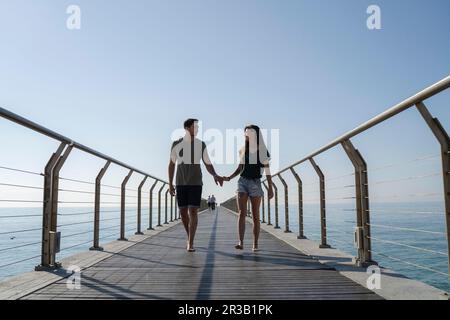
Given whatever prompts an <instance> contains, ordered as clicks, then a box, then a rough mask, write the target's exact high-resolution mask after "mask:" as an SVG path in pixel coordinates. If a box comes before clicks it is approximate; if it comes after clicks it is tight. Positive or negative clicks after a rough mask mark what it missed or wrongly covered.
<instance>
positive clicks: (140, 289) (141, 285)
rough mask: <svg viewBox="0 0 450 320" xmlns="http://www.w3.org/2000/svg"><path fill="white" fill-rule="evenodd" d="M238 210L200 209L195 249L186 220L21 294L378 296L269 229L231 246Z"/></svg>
mask: <svg viewBox="0 0 450 320" xmlns="http://www.w3.org/2000/svg"><path fill="white" fill-rule="evenodd" d="M236 221H237V217H236V216H235V215H233V214H232V213H230V212H229V211H228V210H226V209H219V210H218V211H217V213H209V212H207V211H206V212H204V213H202V214H200V216H199V227H198V231H197V236H196V248H197V251H196V252H195V253H189V252H187V251H186V250H185V244H186V232H185V230H184V228H183V225H182V224H181V223H176V224H175V225H173V227H171V228H168V229H166V230H164V231H163V232H160V233H159V234H157V235H155V236H152V237H148V238H146V239H145V240H143V241H141V242H137V243H135V244H133V245H132V246H130V247H128V248H127V249H125V250H123V251H121V252H118V253H115V254H113V255H111V256H110V257H108V258H106V259H104V260H102V261H100V262H98V263H96V264H94V265H92V266H91V267H88V268H86V269H85V270H82V273H81V288H80V289H78V290H77V289H72V290H69V289H68V287H67V279H66V278H62V279H60V280H58V281H56V282H54V283H52V284H50V285H48V286H46V287H44V288H42V289H40V290H37V291H35V292H33V293H31V294H29V295H27V296H25V297H23V299H177V300H187V299H189V300H191V299H205V300H206V299H207V300H213V299H239V300H244V299H270V300H287V299H364V300H366V299H380V297H379V296H378V295H376V294H375V293H374V292H372V291H370V290H368V289H366V288H364V287H363V286H361V285H359V284H357V283H356V282H353V281H352V280H350V279H348V278H346V277H344V276H343V275H341V274H339V272H337V271H336V270H334V269H333V268H331V267H328V266H326V265H324V264H321V263H320V262H318V261H317V260H315V259H313V258H311V257H309V256H307V255H305V254H303V253H302V252H300V251H298V250H297V249H295V248H293V247H292V246H290V245H289V244H287V243H285V242H283V241H281V240H280V239H277V238H276V237H274V236H273V235H271V234H269V233H268V232H266V231H263V230H262V232H261V239H260V247H261V250H260V251H259V252H256V253H253V252H252V251H251V228H252V225H251V224H250V223H248V222H247V232H246V240H247V246H246V248H245V250H244V251H237V250H236V249H235V248H234V244H235V242H236Z"/></svg>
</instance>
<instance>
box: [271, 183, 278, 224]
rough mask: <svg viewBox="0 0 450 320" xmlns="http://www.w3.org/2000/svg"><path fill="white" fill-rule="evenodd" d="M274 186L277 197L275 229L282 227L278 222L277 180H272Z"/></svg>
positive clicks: (276, 199)
mask: <svg viewBox="0 0 450 320" xmlns="http://www.w3.org/2000/svg"><path fill="white" fill-rule="evenodd" d="M272 187H273V191H274V198H275V227H274V228H275V229H280V226H279V224H278V188H277V185H276V184H275V182H274V181H273V180H272Z"/></svg>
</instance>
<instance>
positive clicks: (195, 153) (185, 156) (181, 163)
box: [170, 137, 210, 186]
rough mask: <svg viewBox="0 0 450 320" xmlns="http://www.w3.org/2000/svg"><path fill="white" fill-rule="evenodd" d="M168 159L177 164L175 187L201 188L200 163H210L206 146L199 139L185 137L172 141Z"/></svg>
mask: <svg viewBox="0 0 450 320" xmlns="http://www.w3.org/2000/svg"><path fill="white" fill-rule="evenodd" d="M170 158H171V160H172V162H174V163H177V174H176V178H175V184H176V185H177V186H201V185H203V181H202V170H201V167H200V161H201V160H202V159H203V161H204V162H205V163H207V164H209V163H210V161H209V158H208V152H207V149H206V144H205V143H204V142H203V141H201V140H200V139H197V138H195V139H187V138H186V137H184V138H181V139H179V140H177V141H174V143H173V144H172V148H171V153H170Z"/></svg>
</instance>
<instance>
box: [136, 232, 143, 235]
mask: <svg viewBox="0 0 450 320" xmlns="http://www.w3.org/2000/svg"><path fill="white" fill-rule="evenodd" d="M134 234H135V235H137V236H142V235H144V233H143V232H135V233H134Z"/></svg>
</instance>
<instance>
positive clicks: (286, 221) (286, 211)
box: [277, 174, 291, 233]
mask: <svg viewBox="0 0 450 320" xmlns="http://www.w3.org/2000/svg"><path fill="white" fill-rule="evenodd" d="M277 176H278V178H279V179H280V181H281V183H282V184H283V187H284V224H285V228H284V232H286V233H290V232H291V230H289V189H288V185H287V183H286V181H285V180H284V179H283V177H282V176H281V174H278V175H277Z"/></svg>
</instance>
